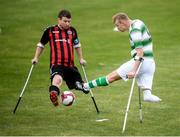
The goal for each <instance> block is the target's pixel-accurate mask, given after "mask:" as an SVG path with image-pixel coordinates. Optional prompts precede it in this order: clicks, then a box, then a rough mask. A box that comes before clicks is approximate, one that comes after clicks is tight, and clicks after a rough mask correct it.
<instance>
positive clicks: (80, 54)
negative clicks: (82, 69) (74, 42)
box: [75, 47, 86, 65]
mask: <svg viewBox="0 0 180 137" xmlns="http://www.w3.org/2000/svg"><path fill="white" fill-rule="evenodd" d="M75 49H76V52H77V55H78V59H79V63H80V64H81V65H85V64H86V60H84V58H83V55H82V49H81V47H76V48H75Z"/></svg>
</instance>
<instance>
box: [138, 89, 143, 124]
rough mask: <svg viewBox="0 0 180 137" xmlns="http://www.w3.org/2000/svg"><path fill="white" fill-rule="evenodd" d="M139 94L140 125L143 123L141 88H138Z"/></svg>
mask: <svg viewBox="0 0 180 137" xmlns="http://www.w3.org/2000/svg"><path fill="white" fill-rule="evenodd" d="M138 92H139V120H140V123H142V122H143V115H142V102H141V87H139V86H138Z"/></svg>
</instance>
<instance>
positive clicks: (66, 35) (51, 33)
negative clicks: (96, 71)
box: [40, 25, 80, 67]
mask: <svg viewBox="0 0 180 137" xmlns="http://www.w3.org/2000/svg"><path fill="white" fill-rule="evenodd" d="M48 42H49V45H50V50H51V51H50V66H54V65H62V66H67V67H71V66H74V47H79V46H80V43H79V39H78V35H77V32H76V30H75V28H73V27H70V28H69V29H67V30H62V29H60V28H59V26H58V25H55V26H50V27H48V28H47V29H46V30H45V31H44V33H43V35H42V38H41V40H40V43H41V44H42V45H45V44H47V43H48Z"/></svg>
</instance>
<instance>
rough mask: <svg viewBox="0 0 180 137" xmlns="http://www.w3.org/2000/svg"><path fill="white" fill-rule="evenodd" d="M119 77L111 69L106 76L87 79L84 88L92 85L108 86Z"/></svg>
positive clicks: (92, 86)
mask: <svg viewBox="0 0 180 137" xmlns="http://www.w3.org/2000/svg"><path fill="white" fill-rule="evenodd" d="M119 79H121V77H120V76H119V74H118V73H117V71H116V70H115V71H113V72H111V73H109V74H108V75H107V76H102V77H99V78H96V79H94V80H92V81H89V82H88V83H85V84H84V87H85V89H90V88H94V87H100V86H108V85H109V84H110V83H112V82H114V81H116V80H119Z"/></svg>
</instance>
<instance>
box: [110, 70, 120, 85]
mask: <svg viewBox="0 0 180 137" xmlns="http://www.w3.org/2000/svg"><path fill="white" fill-rule="evenodd" d="M119 79H121V77H120V76H119V75H118V73H117V72H116V71H113V72H112V73H110V74H108V75H107V80H108V82H109V83H112V82H114V81H116V80H119Z"/></svg>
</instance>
